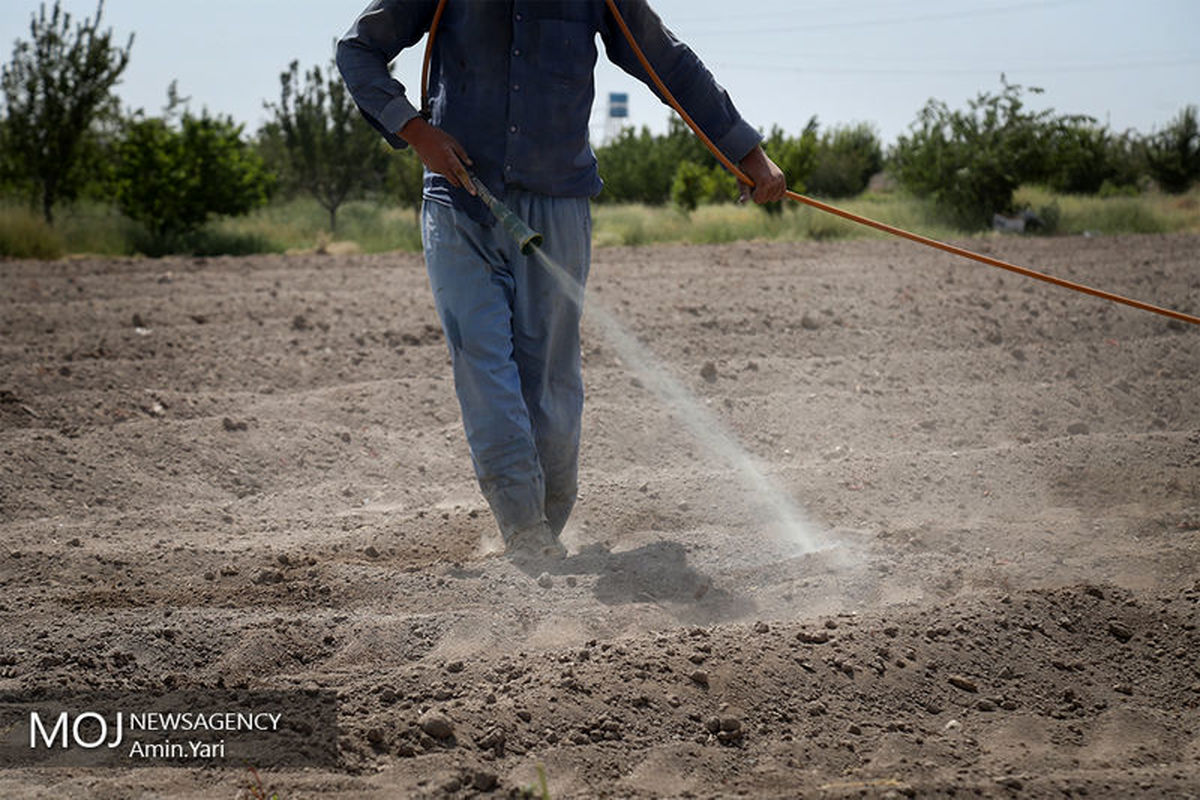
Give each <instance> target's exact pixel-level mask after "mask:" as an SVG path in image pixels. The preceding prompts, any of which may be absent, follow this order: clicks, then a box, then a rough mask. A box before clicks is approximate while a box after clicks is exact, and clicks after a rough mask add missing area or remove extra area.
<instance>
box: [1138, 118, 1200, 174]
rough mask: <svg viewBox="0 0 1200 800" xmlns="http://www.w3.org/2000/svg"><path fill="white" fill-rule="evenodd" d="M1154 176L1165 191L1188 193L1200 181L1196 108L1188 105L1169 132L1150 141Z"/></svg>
mask: <svg viewBox="0 0 1200 800" xmlns="http://www.w3.org/2000/svg"><path fill="white" fill-rule="evenodd" d="M1146 160H1147V162H1148V164H1149V168H1150V175H1151V177H1153V178H1154V180H1155V181H1157V182H1158V185H1159V186H1161V187H1162V188H1163V190H1164V191H1167V192H1171V193H1174V194H1181V193H1183V192H1186V191H1187V190H1188V189H1189V188H1190V187H1191V185H1192V184H1193V183H1195V182H1196V181H1197V180H1200V121H1198V120H1197V110H1196V106H1187V107H1186V108H1184V109H1183V110H1182V111H1180V112H1179V115H1178V116H1177V117H1175V119H1173V120H1171V122H1170V124H1168V125H1167V127H1166V128H1165V129H1163V130H1162V131H1160V132H1159V133H1157V134H1154V135H1153V136H1150V137H1149V138H1148V139H1147V141H1146Z"/></svg>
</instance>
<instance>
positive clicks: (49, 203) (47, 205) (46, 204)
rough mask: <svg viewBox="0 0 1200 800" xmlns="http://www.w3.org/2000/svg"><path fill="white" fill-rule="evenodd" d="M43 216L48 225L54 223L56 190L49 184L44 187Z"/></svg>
mask: <svg viewBox="0 0 1200 800" xmlns="http://www.w3.org/2000/svg"><path fill="white" fill-rule="evenodd" d="M42 216H43V217H44V218H45V219H46V224H47V225H53V224H54V190H53V189H51V188H50V187H49V186H44V187H42Z"/></svg>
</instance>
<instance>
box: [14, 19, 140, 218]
mask: <svg viewBox="0 0 1200 800" xmlns="http://www.w3.org/2000/svg"><path fill="white" fill-rule="evenodd" d="M103 11H104V2H103V0H100V2H99V3H98V4H97V6H96V15H95V16H94V17H92V18H90V19H84V20H83V21H82V22H80V23H79V24H77V25H75V26H74V27H73V28H72V24H71V23H72V20H71V15H70V14H68V13H65V12H64V11H63V10H62V9H61V7H60V6H59V2H58V0H55V3H54V8H53V9H52V10H51V11H49V12H47V10H46V5H45V4H44V3H43V4H42V5H41V6H40V8H39V11H38V13H37V15H36V16H35V17H34V18H33V20H32V22H31V23H30V26H29V32H30V39H31V40H30V41H23V40H21V41H18V42H17V43H16V46H15V47H14V49H13V57H12V61H10V62H9V63H8V64H7V65H5V66H4V68H3V72H2V73H0V85H2V86H3V92H4V112H5V119H4V125H3V134H2V139H0V146H2V147H3V151H4V154H5V158H4V162H3V166H4V167H5V169H6V171H8V172H9V173H10V175H9V178H10V180H11V181H12V182H15V183H17V184H19V185H23V186H25V187H26V188H27V189H28V190H29V191H30V193H31V194H33V195H35V196H36V197H37V198H38V199H39V200H40V202H41V210H42V216H43V217H45V219H46V221H47V222H53V220H54V204H55V203H56V202H58V201H60V200H69V199H72V198H73V197H75V196H76V194H77V192H78V190H79V188H80V187H81V186H82V185H83V184H84V183H85V182H86V180H87V178H88V171H87V169H86V168H85V167H84V165H83V163H82V159H81V155H82V154H83V153H84V152H85V151H86V149H87V148H88V146H89V145H88V141H89V132H90V129H91V127H92V123H93V122H94V121H95V120H96V118H97V117H98V116H99V115H100V114H102V113H103V112H104V111H105V110H106V109H111V108H113V107H114V100H113V97H112V93H111V92H112V87H113V86H114V85H115V84H116V82H117V80H118V79H119V78H120V76H121V73H122V72H124V70H125V67H126V65H127V64H128V63H129V52H130V49H131V48H132V47H133V36H132V34H131V35H130V37H129V39H128V41H127V42H126V43H125V46H124V47H121V46H119V45H117V44H115V43H114V41H113V35H112V30H111V29H109V30H104V31H101V30H100V18H101V16H102V14H103Z"/></svg>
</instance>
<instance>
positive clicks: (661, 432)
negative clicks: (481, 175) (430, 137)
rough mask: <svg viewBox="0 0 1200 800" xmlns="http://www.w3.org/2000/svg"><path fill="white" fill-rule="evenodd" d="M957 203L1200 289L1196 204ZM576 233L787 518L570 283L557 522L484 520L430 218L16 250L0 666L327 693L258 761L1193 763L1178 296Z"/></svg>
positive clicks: (68, 676)
mask: <svg viewBox="0 0 1200 800" xmlns="http://www.w3.org/2000/svg"><path fill="white" fill-rule="evenodd" d="M969 246H975V247H983V248H986V249H989V250H991V251H992V252H993V254H995V255H997V256H999V257H1002V258H1007V259H1009V260H1013V261H1016V262H1018V263H1023V264H1027V265H1030V266H1034V267H1040V268H1044V269H1046V270H1047V271H1049V272H1052V273H1055V274H1059V275H1062V276H1064V277H1069V278H1072V279H1075V280H1079V281H1082V282H1085V283H1091V284H1093V285H1097V286H1102V287H1104V288H1107V289H1111V290H1114V291H1118V292H1123V293H1128V294H1131V295H1133V296H1137V297H1139V298H1142V299H1146V300H1149V301H1152V302H1158V303H1161V304H1163V305H1169V306H1171V307H1175V308H1180V309H1184V310H1189V311H1191V312H1192V313H1196V312H1197V311H1200V271H1198V269H1197V255H1198V253H1200V238H1197V237H1194V236H1170V237H1118V238H1072V239H1028V240H1027V239H1007V238H1005V239H988V240H983V241H976V242H974V243H972V244H971V245H969ZM592 275H593V279H592V284H591V286H590V287H589V293H590V299H589V303H591V304H593V306H594V307H595V308H597V309H598V308H600V307H601V306H602V307H603V308H605V309H607V310H609V311H611V312H612V313H613V314H614V315H615V316H616V317H617V318H618V319H620V320H621V321H622V322H623V323H624V324H625V325H627V326H628V328H629V329H630V330H631V331H632V332H633V333H634V334H635V335H636V337H637V338H638V339H639V340H640V341H641V342H642V343H643V344H644V345H645V346H646V348H647V349H648V351H650V352H651V353H652V354H653V357H654V359H656V363H657V367H656V368H657V369H659V370H662V371H664V372H665V373H668V374H670V375H671V376H673V377H674V378H676V379H678V380H679V381H680V382H682V383H683V384H684V385H685V386H686V387H687V388H688V389H689V390H690V391H691V392H692V393H694V395H695V397H696V398H697V402H698V403H699V404H700V405H701V406H702V407H703V408H704V409H705V410H706V411H707V412H708V413H710V414H712V415H714V416H715V417H716V418H717V419H719V420H720V422H721V424H723V425H724V426H725V427H726V428H727V429H728V430H729V431H730V433H731V434H732V435H733V436H734V437H735V438H736V439H737V440H738V441H740V442H741V443H742V445H744V447H745V448H746V449H747V450H748V451H749V452H750V454H751V455H752V456H753V457H754V459H756V461H757V462H758V463H760V464H761V465H762V467H763V470H764V471H765V473H767V475H768V476H769V479H770V480H771V481H773V482H774V483H775V484H776V485H777V486H780V487H782V488H783V490H784V491H785V492H786V494H787V495H788V496H790V497H792V498H794V499H795V501H796V502H797V503H798V504H799V505H800V506H801V507H803V509H804V510H805V513H806V515H807V517H808V519H809V521H810V523H809V524H808V525H807V526H806V529H805V530H804V531H801V532H800V533H797V532H796V531H794V530H784V529H782V528H781V526H780V525H779V524H778V522H777V521H776V520H775V519H773V518H772V514H771V512H770V509H769V508H768V507H767V506H766V505H765V504H764V502H763V498H762V497H761V496H760V495H759V494H756V493H755V492H751V491H746V490H745V488H744V486H743V485H742V483H740V482H739V481H738V480H736V479H735V478H734V477H733V474H732V470H731V467H730V465H729V464H728V463H727V462H725V461H724V460H723V459H722V458H721V457H719V456H718V455H715V454H714V453H712V452H711V451H710V450H709V449H708V448H707V447H706V445H705V442H704V441H702V440H698V439H697V438H695V437H694V436H693V435H692V434H691V433H689V428H688V426H687V425H686V424H684V423H685V422H686V420H684V419H682V418H681V415H682V414H684V413H685V412H684V410H683V409H682V408H681V407H679V406H675V407H666V406H665V405H664V404H663V403H662V402H660V401H659V399H658V398H657V397H656V396H655V394H654V393H653V392H652V391H651V390H652V389H653V388H654V386H655V385H656V381H655V380H654V379H653V376H651V375H638V374H635V373H633V372H631V371H630V369H629V365H628V364H627V363H624V362H623V360H622V358H621V353H620V351H619V348H615V347H614V346H613V345H612V343H611V342H609V341H608V340H606V339H604V338H603V336H602V335H601V332H600V330H599V328H598V327H597V326H596V325H595V324H594V320H593V322H589V323H587V324H586V325H585V356H584V359H585V367H584V368H585V377H586V381H587V387H588V395H589V396H588V406H587V411H586V415H585V431H584V448H583V456H582V472H583V476H582V492H581V498H580V504H579V506H578V508H577V511H576V514H575V517H574V519H573V521H572V523H571V526H570V528H569V529H568V537H567V538H568V541H569V544H570V546H571V550H572V556H571V557H570V558H569V559H568V560H567V561H566V562H565V563H563V564H562V565H560V566H558V567H556V568H554V569H553V570H552V571H550V572H548V573H547V574H545V575H541V576H538V575H526V574H524V573H522V572H520V571H518V570H516V569H514V568H513V567H512V566H510V565H509V564H508V563H507V562H505V561H504V560H502V559H500V558H497V557H496V556H495V555H494V552H493V551H494V549H495V547H496V536H495V534H494V532H493V529H492V528H493V525H492V522H491V520H490V516H489V514H488V512H487V509H486V506H485V505H484V503H483V501H482V499H481V498H480V496H479V494H478V491H477V490H476V488H475V486H474V483H473V480H472V478H471V474H470V465H469V459H468V456H467V452H466V446H465V443H464V440H463V436H462V433H461V424H460V421H459V416H458V410H457V405H456V402H455V400H454V395H453V388H452V385H451V381H450V374H449V367H448V359H447V354H446V349H445V343H444V341H443V339H442V336H441V333H440V330H439V328H438V326H437V324H436V323H437V321H436V318H435V316H434V313H433V311H432V302H431V299H430V297H429V290H428V286H427V283H426V280H425V277H424V273H423V268H422V265H421V261H420V259H419V257H414V256H399V255H392V256H351V257H327V256H307V257H287V258H284V257H260V258H245V259H165V260H109V261H100V260H74V261H64V262H57V263H52V264H41V263H28V262H8V263H4V264H0V280H2V281H3V286H4V287H5V288H4V292H3V299H2V302H0V335H2V337H3V338H2V340H0V438H2V448H3V456H4V458H3V461H2V462H0V463H2V466H0V509H2V514H3V522H2V524H3V537H4V543H5V544H4V551H3V552H0V586H2V587H3V595H2V596H0V609H2V610H3V623H2V624H0V691H3V692H24V693H28V692H31V691H34V690H38V689H55V690H64V689H65V690H83V689H94V688H107V689H122V690H128V689H135V690H142V691H145V692H147V693H151V692H157V691H162V690H163V689H164V688H165V687H172V688H174V687H187V686H194V687H204V686H213V685H217V684H218V682H220V683H222V684H224V685H227V686H235V687H236V686H245V687H251V688H292V687H322V688H328V689H333V690H336V691H337V692H338V696H339V727H340V735H341V738H340V740H341V750H340V758H341V762H342V768H340V769H338V770H328V769H317V768H311V769H288V770H266V772H265V779H266V782H267V783H269V784H271V785H272V786H273V787H274V789H276V790H277V791H278V792H279V794H280V797H281V798H285V800H289V799H290V798H296V797H312V796H339V797H340V796H344V797H398V796H432V797H440V796H460V797H467V796H476V795H480V796H490V795H496V796H507V795H511V794H514V793H517V792H519V791H520V790H521V789H523V788H525V787H530V786H532V785H533V784H534V783H535V782H536V780H537V772H536V770H537V767H538V766H539V765H541V766H543V767H544V770H545V774H546V776H547V781H548V784H549V788H550V793H551V794H552V795H553V796H554V797H597V796H606V797H726V796H736V795H739V794H740V795H743V796H754V797H794V796H806V797H809V796H811V797H861V796H867V797H896V796H920V797H927V796H952V795H953V796H978V795H983V796H994V797H1007V796H1021V797H1062V796H1072V795H1085V794H1086V795H1087V796H1089V797H1130V796H1146V797H1160V796H1177V797H1198V796H1200V768H1198V766H1197V765H1198V764H1200V711H1198V708H1200V667H1197V664H1198V663H1200V633H1198V632H1197V630H1196V625H1197V622H1198V621H1200V605H1198V604H1200V571H1198V566H1200V563H1198V562H1200V558H1198V555H1200V383H1198V382H1197V380H1196V376H1197V375H1198V374H1200V339H1198V338H1197V336H1198V335H1200V331H1197V330H1195V329H1192V328H1189V327H1186V326H1185V325H1183V324H1181V323H1172V322H1168V321H1166V320H1164V319H1162V318H1159V317H1155V316H1152V315H1150V314H1146V313H1143V312H1137V311H1133V310H1131V309H1125V308H1121V307H1116V306H1112V305H1109V304H1106V303H1103V302H1101V301H1098V300H1094V299H1091V298H1087V297H1083V296H1079V295H1075V294H1071V293H1068V292H1065V291H1063V290H1061V289H1056V288H1052V287H1043V286H1042V285H1041V284H1036V283H1033V282H1031V281H1028V280H1026V279H1021V278H1017V277H1015V276H1010V275H1007V274H1005V273H1000V272H997V271H995V270H991V269H988V268H985V267H980V266H975V265H972V264H969V263H965V262H959V261H956V260H953V259H951V258H950V257H948V256H943V255H940V254H936V253H932V252H929V251H925V250H923V249H918V248H916V247H914V246H913V245H910V244H907V243H902V242H890V241H862V242H849V243H823V244H737V245H727V246H715V247H655V248H644V249H604V250H600V251H598V253H597V256H596V259H595V263H594V265H593V271H592ZM809 537H811V540H810V538H809ZM813 545H815V546H816V548H817V549H813ZM245 785H246V775H245V773H244V772H242V771H241V770H240V769H238V767H237V765H235V766H233V767H231V768H229V769H194V770H189V769H132V770H84V769H53V770H51V769H45V770H33V769H15V768H10V769H3V770H0V796H3V797H26V796H32V797H56V798H57V797H111V798H124V797H162V796H172V797H213V796H216V797H231V798H232V797H234V796H235V795H236V794H237V793H238V791H239V789H241V788H242V787H244V786H245Z"/></svg>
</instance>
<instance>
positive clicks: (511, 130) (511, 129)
mask: <svg viewBox="0 0 1200 800" xmlns="http://www.w3.org/2000/svg"><path fill="white" fill-rule="evenodd" d="M508 132H509V133H516V132H517V126H516V125H509V126H508Z"/></svg>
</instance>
